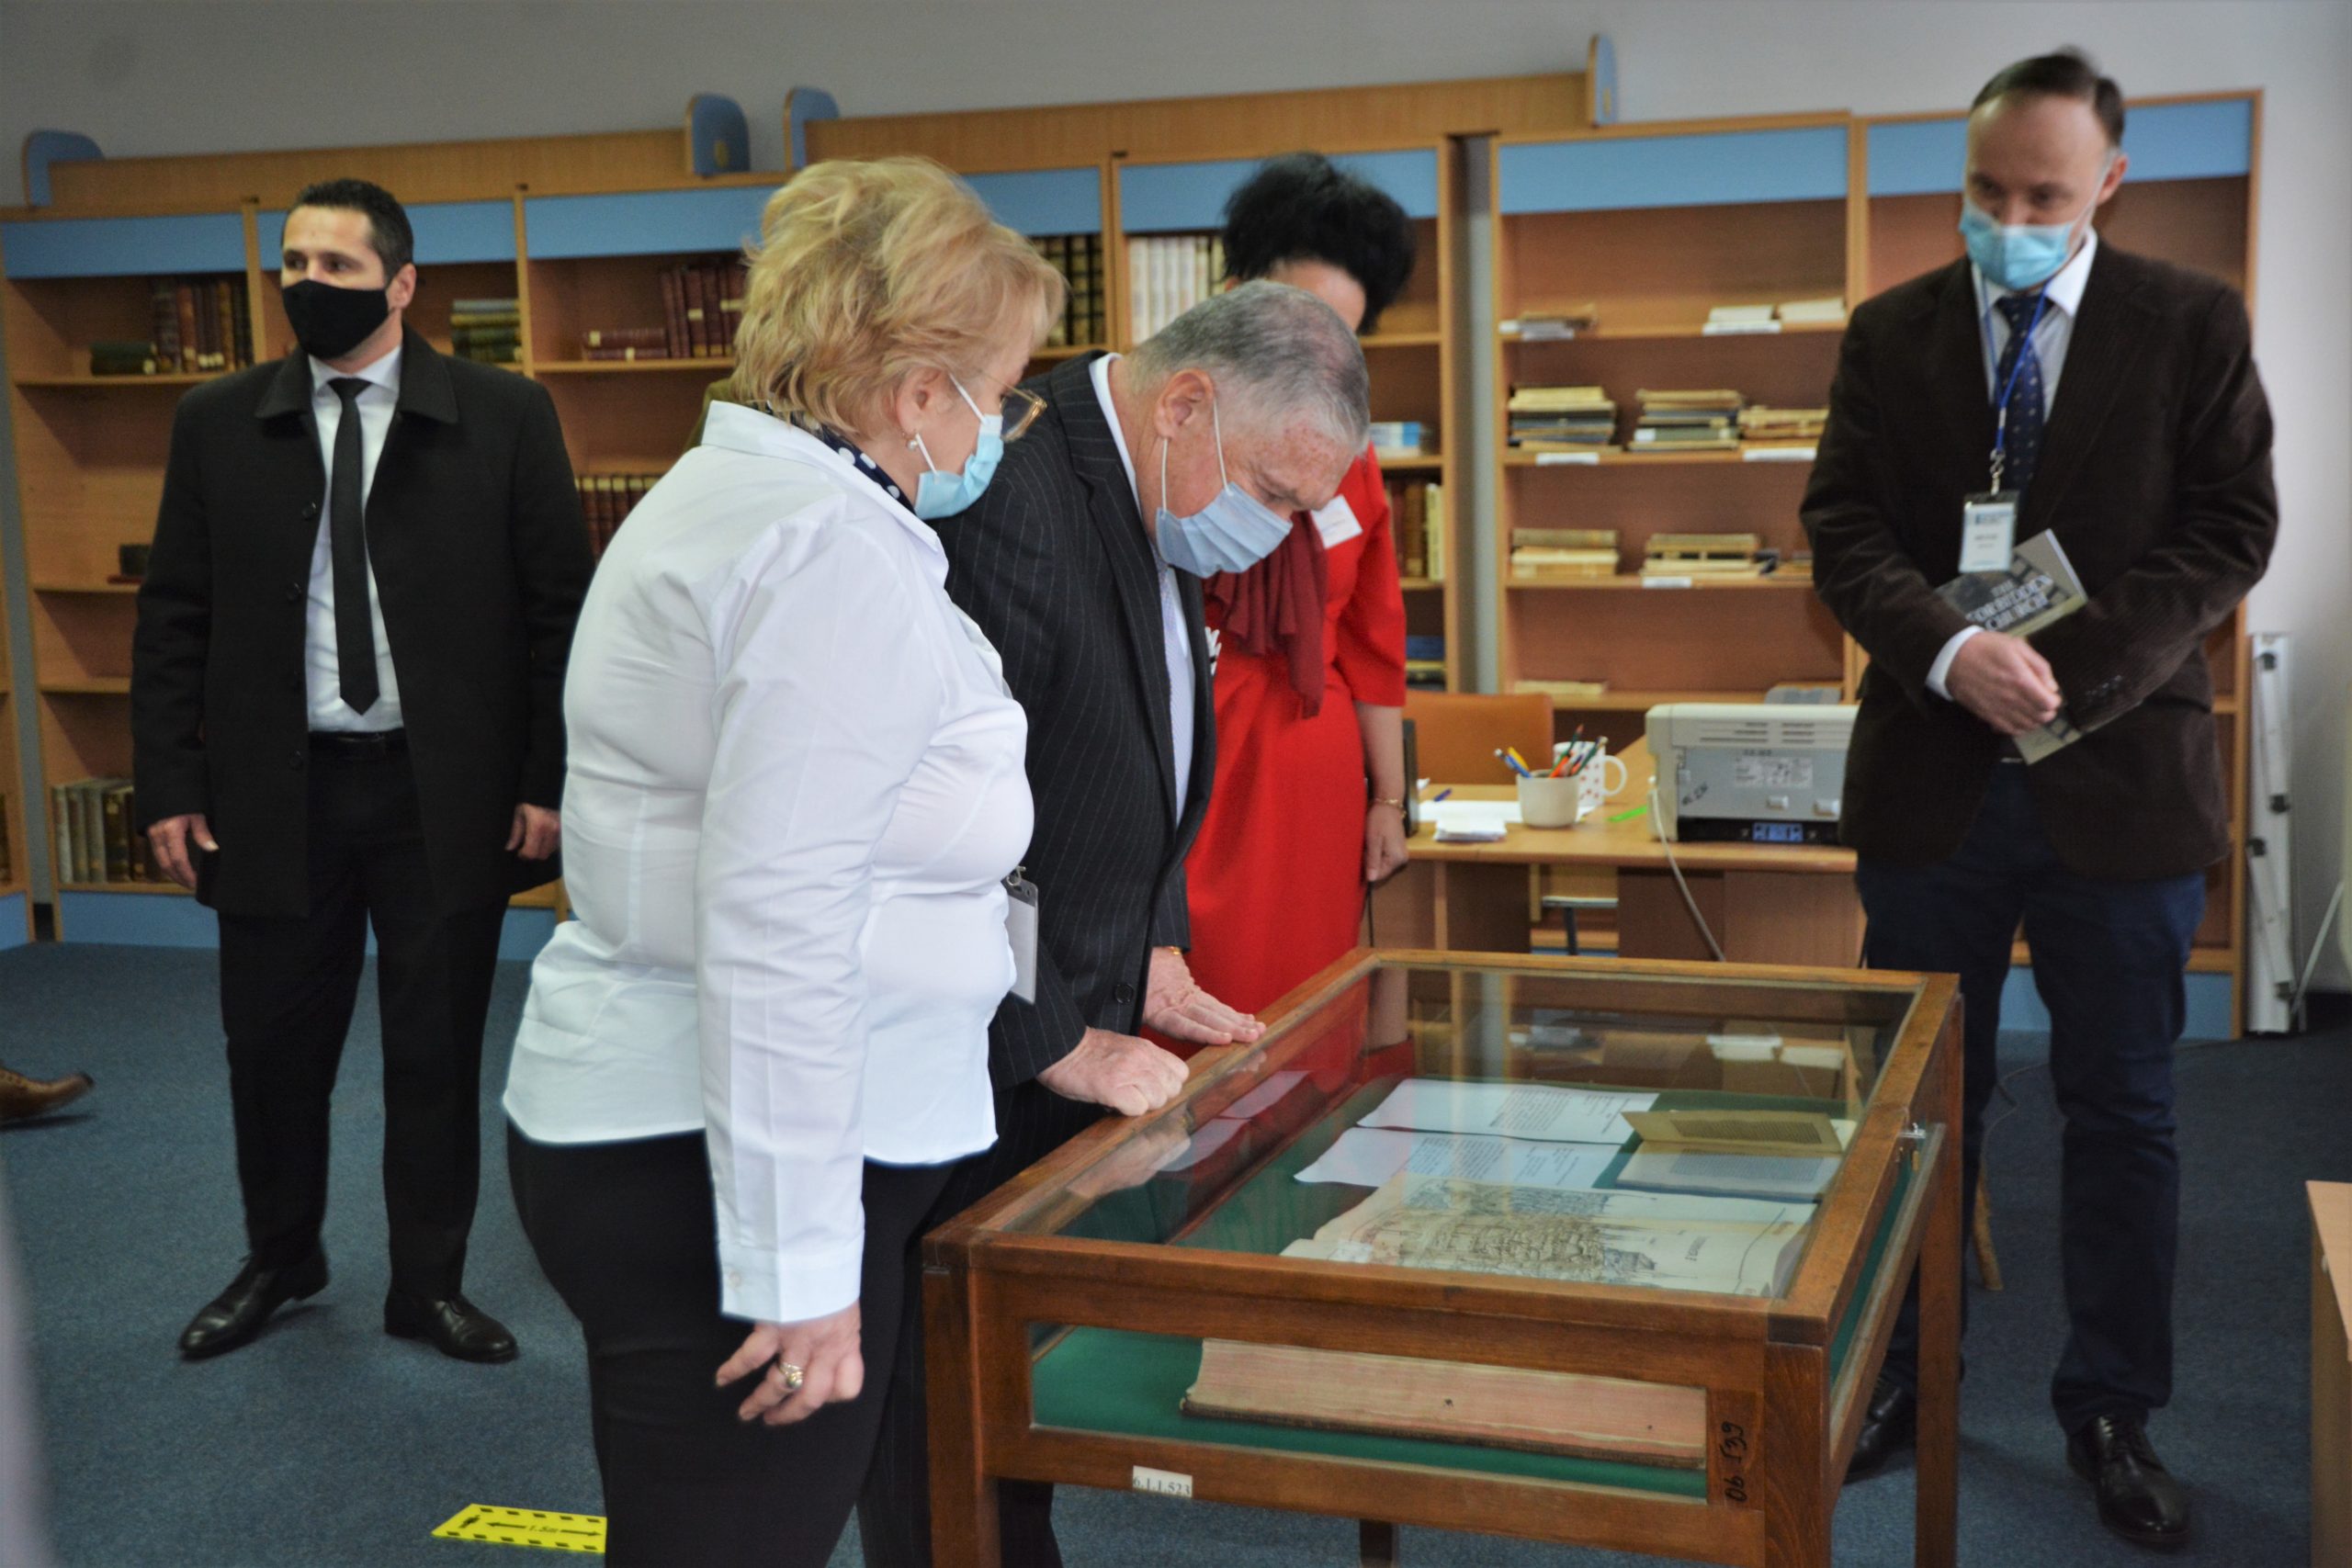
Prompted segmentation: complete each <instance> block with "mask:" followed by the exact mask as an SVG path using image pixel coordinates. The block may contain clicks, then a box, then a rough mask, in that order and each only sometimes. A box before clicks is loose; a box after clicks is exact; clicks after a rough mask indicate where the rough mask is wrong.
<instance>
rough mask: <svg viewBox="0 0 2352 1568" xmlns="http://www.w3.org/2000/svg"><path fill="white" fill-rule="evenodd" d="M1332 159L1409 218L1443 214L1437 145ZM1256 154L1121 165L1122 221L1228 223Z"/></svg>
mask: <svg viewBox="0 0 2352 1568" xmlns="http://www.w3.org/2000/svg"><path fill="white" fill-rule="evenodd" d="M1331 162H1332V163H1334V164H1338V165H1339V166H1340V168H1342V169H1345V170H1347V171H1348V172H1349V173H1350V174H1353V175H1362V176H1363V177H1364V178H1365V179H1367V180H1370V181H1371V182H1372V183H1373V184H1374V185H1376V186H1379V187H1380V188H1381V189H1383V190H1385V191H1386V192H1387V193H1388V194H1389V195H1390V196H1392V197H1396V199H1397V206H1399V207H1401V208H1403V209H1405V215H1406V216H1407V217H1408V218H1435V217H1436V216H1437V207H1438V202H1437V150H1436V149H1435V148H1428V149H1422V148H1410V149H1408V150H1407V151H1404V152H1343V153H1340V154H1337V155H1335V156H1334V157H1333V158H1332V160H1331ZM1258 164H1259V160H1257V159H1255V158H1231V159H1223V160H1219V161H1218V162H1216V163H1210V164H1127V165H1125V167H1123V168H1121V169H1120V170H1119V221H1120V223H1121V224H1122V225H1123V226H1124V227H1125V229H1126V231H1127V232H1128V233H1130V234H1157V233H1168V232H1171V231H1183V230H1200V229H1220V228H1223V227H1224V226H1225V203H1226V198H1227V197H1230V196H1231V195H1232V194H1233V193H1234V191H1235V190H1236V189H1237V188H1238V186H1240V185H1241V183H1242V182H1243V181H1244V180H1247V179H1248V178H1249V177H1250V175H1252V174H1254V173H1256V172H1257V169H1258Z"/></svg>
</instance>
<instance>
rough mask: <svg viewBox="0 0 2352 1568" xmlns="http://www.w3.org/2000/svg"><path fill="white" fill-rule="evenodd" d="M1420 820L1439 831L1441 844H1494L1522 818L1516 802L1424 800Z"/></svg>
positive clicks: (1438, 836)
mask: <svg viewBox="0 0 2352 1568" xmlns="http://www.w3.org/2000/svg"><path fill="white" fill-rule="evenodd" d="M1421 818H1422V820H1423V821H1426V822H1428V823H1429V824H1430V826H1431V827H1433V828H1435V829H1437V838H1438V842H1440V843H1442V844H1487V843H1493V842H1495V841H1496V840H1498V839H1501V838H1502V837H1504V836H1505V835H1506V834H1508V833H1509V832H1510V828H1511V824H1513V823H1514V822H1517V821H1519V820H1520V819H1521V818H1520V815H1519V802H1517V801H1515V800H1433V801H1425V802H1423V803H1422V806H1421Z"/></svg>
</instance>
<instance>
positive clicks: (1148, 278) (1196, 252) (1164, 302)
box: [1127, 234, 1225, 343]
mask: <svg viewBox="0 0 2352 1568" xmlns="http://www.w3.org/2000/svg"><path fill="white" fill-rule="evenodd" d="M1224 277H1225V241H1224V239H1223V237H1222V236H1220V235H1216V234H1137V235H1136V236H1135V237H1134V238H1133V239H1130V240H1129V241H1128V242H1127V313H1128V314H1129V315H1130V316H1132V317H1134V318H1135V326H1136V330H1135V338H1136V342H1137V343H1141V342H1142V341H1143V340H1144V339H1146V338H1148V337H1149V336H1151V335H1152V334H1153V333H1156V332H1158V331H1159V329H1160V328H1162V327H1164V326H1166V325H1167V324H1168V323H1169V322H1170V321H1174V320H1175V319H1176V318H1177V317H1179V316H1181V315H1182V314H1183V313H1184V312H1185V311H1187V310H1191V309H1192V308H1193V306H1195V305H1197V304H1199V303H1200V302H1201V301H1202V300H1204V299H1207V298H1208V297H1209V296H1210V295H1212V294H1214V293H1216V287H1217V285H1218V283H1220V282H1221V281H1223V280H1224Z"/></svg>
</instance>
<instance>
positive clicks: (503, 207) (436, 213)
mask: <svg viewBox="0 0 2352 1568" xmlns="http://www.w3.org/2000/svg"><path fill="white" fill-rule="evenodd" d="M408 226H409V227H410V228H411V229H413V230H414V231H416V265H419V266H448V265H454V264H456V263H459V262H511V261H513V260H514V259H515V204H514V203H513V202H511V201H433V202H422V203H419V204H418V205H417V206H414V207H412V208H410V209H408ZM256 230H257V232H258V233H259V235H260V241H261V265H262V270H263V271H264V272H274V271H276V270H277V257H278V253H279V252H280V251H281V250H282V249H283V248H284V247H285V243H286V214H285V213H284V212H282V211H275V212H264V213H262V214H260V215H259V219H258V221H257V223H256Z"/></svg>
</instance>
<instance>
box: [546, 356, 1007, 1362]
mask: <svg viewBox="0 0 2352 1568" xmlns="http://www.w3.org/2000/svg"><path fill="white" fill-rule="evenodd" d="M946 579H947V557H946V554H945V552H944V550H943V549H941V547H940V545H939V541H938V538H937V537H936V536H934V535H933V533H932V531H931V530H930V529H929V528H928V527H926V526H925V525H923V524H922V523H921V522H919V521H918V520H917V519H916V518H915V516H914V514H913V513H910V512H909V511H907V510H906V509H905V508H904V507H903V506H900V505H899V504H898V503H896V502H893V501H891V500H890V499H889V498H888V496H886V495H885V494H884V493H883V492H882V491H881V489H880V488H879V487H878V486H876V485H875V484H873V483H872V482H871V481H869V480H867V479H864V478H862V477H860V476H859V475H858V474H857V473H856V471H855V470H854V468H852V467H851V464H850V460H849V459H848V458H846V457H842V455H840V454H839V453H836V452H834V451H833V450H832V449H831V448H830V447H828V446H825V445H824V444H823V443H822V442H820V441H819V440H817V439H816V438H815V437H814V436H812V435H809V434H808V433H806V432H804V431H800V430H797V429H795V428H793V427H792V426H790V425H788V424H786V423H784V422H782V421H780V420H776V419H773V418H771V417H769V416H768V415H766V414H763V413H760V412H755V411H753V410H751V409H748V408H741V407H738V406H736V405H734V404H731V403H718V404H714V405H713V406H712V408H711V410H710V416H709V422H708V423H707V425H706V427H705V434H704V436H703V443H702V445H701V446H697V447H695V449H694V450H693V451H691V452H689V453H687V454H686V456H685V457H683V458H681V459H680V460H679V462H678V464H677V466H676V467H675V468H672V469H671V470H670V473H669V475H668V477H666V478H664V479H662V482H661V483H660V484H658V485H656V486H655V487H654V488H653V490H652V491H650V492H649V493H648V494H647V496H646V498H645V499H644V501H643V502H639V505H638V507H637V510H636V511H634V512H632V513H629V519H628V527H626V528H624V529H622V530H621V531H620V533H619V534H618V535H617V536H616V537H615V539H614V542H613V544H612V545H611V547H608V548H607V549H606V550H605V557H604V559H603V560H602V562H601V563H599V565H598V567H597V570H596V575H595V578H594V581H592V582H591V583H590V585H589V589H588V597H587V602H586V604H584V605H583V606H582V610H581V615H580V626H579V630H578V632H577V634H576V635H575V636H574V637H573V638H572V644H571V665H570V672H569V674H568V676H567V678H566V680H565V683H564V722H565V725H566V726H567V728H568V732H569V737H570V756H569V773H568V776H567V779H566V781H565V784H564V792H563V852H564V880H565V884H566V886H568V888H569V889H570V891H571V900H572V908H573V910H574V912H575V914H576V915H577V916H578V919H573V920H570V921H567V922H565V923H564V924H563V925H561V926H560V927H558V928H557V931H556V934H555V937H554V939H553V940H552V941H550V942H548V945H547V948H546V949H545V950H544V951H543V952H542V953H540V954H539V957H538V960H537V963H536V964H534V965H533V966H532V971H531V991H530V997H529V999H528V1000H527V1001H526V1004H525V1007H524V1013H523V1026H522V1030H521V1032H520V1033H519V1034H518V1035H517V1036H516V1039H515V1059H514V1066H513V1070H512V1072H511V1074H510V1075H509V1077H508V1079H507V1085H506V1100H505V1104H506V1112H507V1114H508V1116H509V1117H511V1118H512V1119H513V1121H514V1122H515V1126H516V1127H518V1128H519V1129H521V1131H522V1132H523V1134H525V1135H526V1136H527V1137H530V1138H534V1139H537V1140H538V1141H540V1142H542V1143H554V1144H571V1143H595V1142H604V1141H609V1140H617V1139H639V1138H649V1137H656V1136H660V1135H662V1134H675V1133H683V1132H686V1131H690V1130H692V1129H695V1128H701V1129H703V1130H704V1131H705V1133H706V1134H707V1137H708V1140H709V1145H710V1164H711V1175H712V1179H713V1184H714V1187H715V1190H716V1196H717V1201H718V1252H719V1263H720V1269H721V1276H720V1277H721V1284H722V1307H723V1310H724V1311H726V1312H727V1313H728V1314H730V1315H733V1316H736V1317H741V1318H746V1319H752V1320H760V1321H769V1322H795V1321H799V1320H803V1319H807V1318H810V1317H816V1316H819V1315H821V1314H825V1313H829V1312H832V1311H835V1310H837V1309H839V1308H841V1307H843V1306H846V1305H848V1304H849V1303H851V1302H853V1301H854V1300H856V1299H857V1294H858V1269H859V1262H860V1255H861V1252H862V1249H863V1245H864V1239H865V1218H864V1212H863V1209H862V1207H861V1205H860V1201H859V1187H860V1181H861V1179H862V1174H863V1173H862V1169H861V1164H862V1162H863V1161H865V1160H868V1159H871V1160H877V1161H881V1162H884V1163H886V1164H891V1165H927V1164H935V1163H938V1162H941V1161H944V1160H948V1159H953V1158H956V1157H957V1156H962V1155H967V1154H970V1153H972V1152H973V1151H975V1150H978V1149H982V1148H986V1147H987V1146H988V1145H989V1143H990V1142H991V1140H992V1139H993V1138H994V1137H995V1119H994V1111H993V1107H992V1101H991V1098H990V1091H989V1071H988V1026H989V1018H990V1017H991V1016H992V1015H993V1014H994V1013H995V1011H996V1007H997V1004H998V1002H999V1001H1001V999H1002V998H1003V997H1004V995H1005V993H1006V991H1007V990H1008V989H1010V988H1011V987H1012V980H1013V964H1012V946H1011V943H1010V942H1009V941H1008V940H1007V938H1006V935H1005V903H1006V900H1005V893H1004V888H1003V885H1002V878H1003V877H1004V875H1005V874H1006V873H1007V872H1010V871H1011V870H1012V868H1013V866H1014V864H1015V863H1017V862H1018V861H1019V859H1020V857H1021V854H1022V852H1023V850H1024V849H1026V848H1027V846H1028V842H1029V833H1030V828H1031V805H1030V796H1029V784H1028V778H1027V775H1026V773H1024V772H1023V753H1024V751H1025V750H1026V747H1027V742H1028V729H1029V727H1028V720H1027V717H1026V716H1024V715H1023V712H1022V709H1021V706H1020V705H1019V704H1018V703H1016V702H1014V701H1013V699H1012V695H1011V694H1009V693H1008V692H1007V690H1006V689H1005V684H1004V679H1003V674H1002V668H1001V664H1000V663H999V661H998V659H997V656H996V651H995V649H992V648H991V647H990V646H989V643H988V640H987V638H986V637H983V636H982V635H981V633H980V631H979V628H978V627H977V626H974V625H973V624H972V622H971V621H970V620H969V619H968V618H967V617H966V616H965V615H963V613H962V612H961V611H959V610H957V609H956V606H955V605H954V604H951V603H949V601H948V598H947V594H946V592H945V589H944V583H945V582H946Z"/></svg>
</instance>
